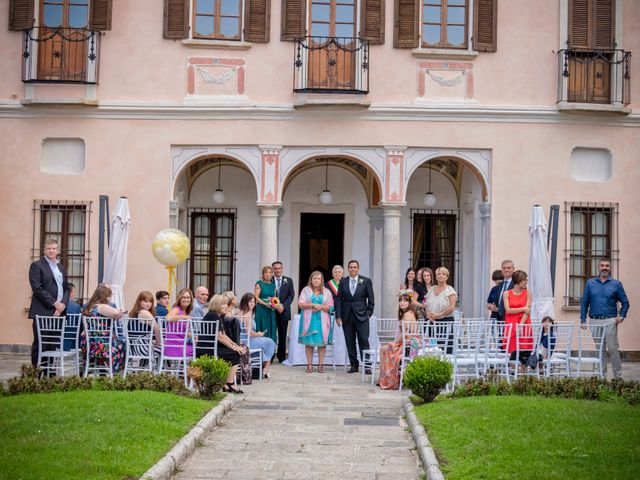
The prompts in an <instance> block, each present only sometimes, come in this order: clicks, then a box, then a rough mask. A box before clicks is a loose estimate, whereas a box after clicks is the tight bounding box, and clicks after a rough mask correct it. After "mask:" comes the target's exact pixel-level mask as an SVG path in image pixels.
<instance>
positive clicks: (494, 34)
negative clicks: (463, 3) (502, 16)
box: [473, 0, 498, 52]
mask: <svg viewBox="0 0 640 480" xmlns="http://www.w3.org/2000/svg"><path fill="white" fill-rule="evenodd" d="M473 49H474V50H476V51H478V52H495V51H496V50H497V49H498V0H476V1H475V2H474V4H473Z"/></svg>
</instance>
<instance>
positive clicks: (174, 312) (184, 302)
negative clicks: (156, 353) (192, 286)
mask: <svg viewBox="0 0 640 480" xmlns="http://www.w3.org/2000/svg"><path fill="white" fill-rule="evenodd" d="M192 310H193V293H192V292H191V290H189V289H188V288H183V289H182V290H180V291H179V292H178V297H177V298H176V303H174V304H173V307H171V310H169V313H167V316H166V317H165V319H164V322H165V332H166V333H165V336H164V354H165V355H166V356H168V357H181V356H183V355H184V354H186V356H187V357H190V356H192V355H193V342H191V339H190V338H188V339H187V348H186V352H185V351H184V348H183V346H182V345H183V341H184V337H185V335H191V334H190V333H189V332H187V330H188V322H187V320H189V318H191V311H192ZM172 322H177V323H176V324H175V325H172V324H171V323H172Z"/></svg>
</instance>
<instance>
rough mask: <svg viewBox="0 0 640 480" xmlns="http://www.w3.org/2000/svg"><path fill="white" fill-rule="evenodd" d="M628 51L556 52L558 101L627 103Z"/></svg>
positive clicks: (628, 93) (629, 88) (629, 55)
mask: <svg viewBox="0 0 640 480" xmlns="http://www.w3.org/2000/svg"><path fill="white" fill-rule="evenodd" d="M630 63H631V52H626V51H624V50H580V49H563V50H560V51H559V52H558V72H559V75H558V102H575V103H599V104H623V105H628V104H629V102H630V90H631V86H630V85H631V72H630V70H629V68H630Z"/></svg>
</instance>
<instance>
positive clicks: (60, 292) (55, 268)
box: [44, 257, 64, 302]
mask: <svg viewBox="0 0 640 480" xmlns="http://www.w3.org/2000/svg"><path fill="white" fill-rule="evenodd" d="M44 258H45V259H46V260H47V263H48V264H49V268H50V269H51V273H53V278H55V279H56V285H58V295H57V297H56V302H61V301H62V295H63V294H64V288H63V287H62V281H63V280H64V278H63V277H62V272H61V271H60V269H59V268H58V263H60V262H59V260H58V259H55V260H54V261H53V262H52V261H51V260H49V259H48V258H47V257H44Z"/></svg>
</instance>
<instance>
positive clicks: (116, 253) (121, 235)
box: [103, 197, 131, 308]
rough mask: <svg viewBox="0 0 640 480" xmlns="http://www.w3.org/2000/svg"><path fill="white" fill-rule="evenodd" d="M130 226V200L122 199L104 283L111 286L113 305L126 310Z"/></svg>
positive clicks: (119, 200)
mask: <svg viewBox="0 0 640 480" xmlns="http://www.w3.org/2000/svg"><path fill="white" fill-rule="evenodd" d="M130 225H131V216H130V215H129V200H127V198H126V197H120V198H119V199H118V205H117V206H116V209H115V211H114V212H113V224H112V228H111V241H110V242H109V255H108V257H107V265H106V268H105V272H104V279H103V282H104V283H108V284H109V285H110V286H111V290H112V291H113V303H115V305H116V307H118V308H124V293H123V287H124V282H125V281H126V278H127V244H128V242H129V226H130Z"/></svg>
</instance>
